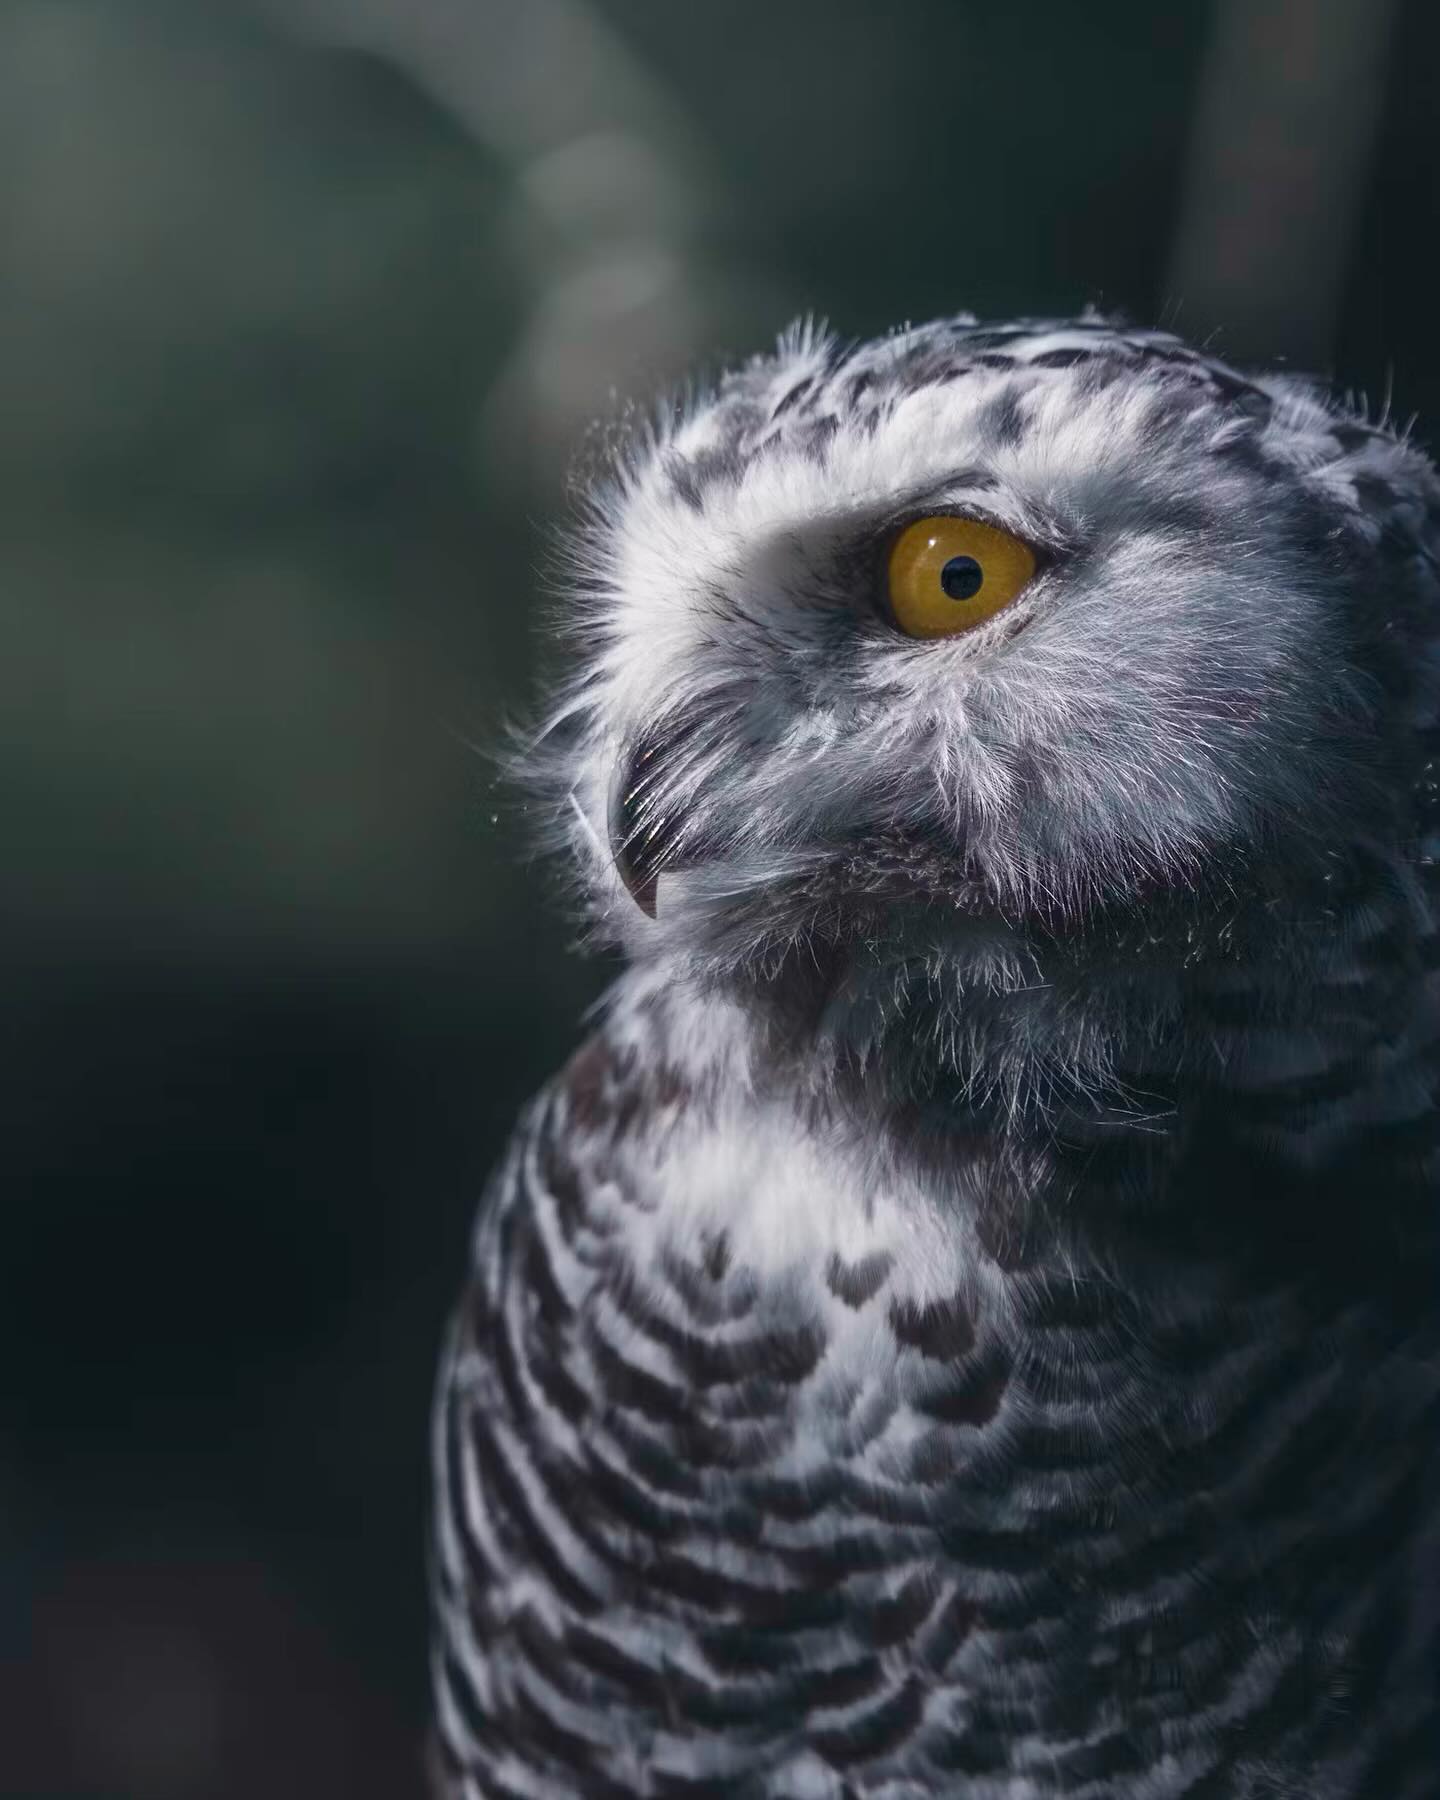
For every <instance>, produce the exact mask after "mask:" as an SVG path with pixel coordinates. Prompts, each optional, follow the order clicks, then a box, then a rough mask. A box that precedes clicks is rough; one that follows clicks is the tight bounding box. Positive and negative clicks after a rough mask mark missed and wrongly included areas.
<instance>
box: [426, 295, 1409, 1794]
mask: <svg viewBox="0 0 1440 1800" xmlns="http://www.w3.org/2000/svg"><path fill="white" fill-rule="evenodd" d="M1437 507H1440V487H1437V483H1436V480H1435V477H1434V474H1433V472H1432V470H1431V468H1430V466H1429V464H1428V462H1427V461H1426V460H1425V459H1424V457H1423V456H1422V455H1421V454H1420V453H1419V452H1418V451H1417V450H1415V449H1414V448H1413V447H1411V446H1410V445H1408V444H1407V443H1405V442H1403V441H1402V440H1400V439H1398V438H1397V437H1396V436H1395V435H1394V434H1392V433H1391V432H1390V431H1389V430H1388V429H1386V428H1384V427H1383V426H1382V425H1376V424H1373V423H1371V422H1368V421H1366V420H1364V419H1361V418H1357V417H1354V416H1352V415H1351V414H1350V413H1349V412H1348V411H1346V410H1345V409H1343V408H1340V407H1338V406H1336V405H1335V404H1334V403H1332V402H1331V401H1330V400H1328V399H1327V398H1326V397H1325V396H1324V395H1323V394H1322V393H1320V392H1319V391H1318V390H1317V389H1315V388H1313V387H1310V386H1307V385H1306V384H1303V383H1299V382H1296V381H1294V380H1290V379H1284V380H1280V379H1275V378H1272V377H1268V376H1255V377H1248V376H1244V375H1241V374H1239V373H1236V372H1234V371H1232V370H1230V369H1228V368H1226V367H1225V366H1224V365H1222V364H1220V363H1218V362H1215V361H1214V360H1212V359H1210V358H1208V357H1206V356H1204V355H1202V354H1200V353H1198V352H1196V351H1194V350H1192V349H1190V348H1189V347H1187V346H1185V345H1184V344H1182V343H1180V342H1179V341H1178V340H1176V339H1174V338H1172V337H1169V336H1167V335H1165V334H1161V333H1154V332H1145V331H1134V330H1130V329H1128V328H1125V327H1122V326H1117V325H1114V324H1112V323H1110V322H1107V321H1105V320H1102V319H1099V318H1085V319H1081V320H1078V321H1068V322H1043V323H1034V322H1030V323H1020V324H1014V325H1005V326H999V327H989V326H987V327H981V326H977V325H976V324H975V323H974V322H973V321H970V320H965V319H962V320H958V321H947V322H942V323H940V324H938V325H935V326H931V327H926V328H924V329H923V330H920V331H906V332H902V333H898V334H896V335H894V336H892V337H890V338H887V339H884V340H881V341H878V342H876V343H872V344H863V345H855V346H842V345H839V344H836V343H835V342H833V341H831V340H830V339H828V338H826V337H824V336H823V335H820V334H816V333H813V332H806V331H800V332H796V333H793V334H791V335H789V336H788V337H787V338H786V339H784V340H782V343H781V346H780V349H779V352H778V353H777V355H776V356H774V357H773V358H765V359H759V360H757V361H756V362H755V363H753V364H751V365H749V366H748V367H746V368H744V369H742V370H740V371H738V372H737V373H736V374H735V375H733V376H732V377H730V378H728V379H727V380H726V381H725V382H723V383H722V384H721V385H720V387H719V388H718V390H717V391H716V393H715V394H713V395H710V396H707V397H703V398H701V399H699V400H697V401H695V402H694V403H693V404H691V405H690V406H689V407H687V408H686V409H685V410H683V412H682V413H681V414H680V415H679V416H677V417H674V418H668V419H666V420H665V421H663V422H662V423H661V424H660V425H657V426H655V427H654V428H652V429H649V430H647V431H641V432H638V433H636V434H635V435H634V436H633V437H632V439H631V440H630V442H629V444H628V446H627V447H626V448H625V449H624V450H622V451H621V452H620V454H619V460H618V461H617V464H616V466H615V468H614V470H613V472H612V475H611V477H610V479H609V481H608V484H602V485H601V486H599V487H597V488H596V489H594V490H593V491H592V492H591V494H590V496H589V498H588V500H587V502H586V517H585V519H584V521H583V522H582V524H581V527H580V529H579V532H578V534H577V538H576V555H575V565H574V571H573V578H572V580H571V583H570V585H569V587H568V588H567V590H566V594H565V596H564V606H565V611H566V613H567V615H568V616H569V619H570V621H571V623H572V624H573V626H574V628H575V630H576V633H577V635H578V637H579V640H580V649H581V659H580V662H581V666H580V671H579V673H578V675H577V677H576V678H575V680H574V681H573V682H572V684H571V685H570V686H569V688H568V689H567V690H566V691H565V692H564V694H563V695H562V696H561V698H560V699H559V701H558V702H557V704H556V706H555V708H554V710H553V712H552V714H551V716H550V718H549V720H548V721H547V723H546V726H545V728H544V731H543V733H542V734H541V737H540V739H538V740H537V743H536V747H535V748H534V750H533V752H531V753H529V754H528V755H527V759H526V760H527V761H529V762H532V763H533V764H534V765H535V766H537V767H539V769H540V771H541V776H542V780H543V781H544V782H545V783H547V784H549V785H548V789H547V791H548V792H549V793H550V794H551V795H552V796H553V801H554V804H553V817H554V818H555V820H556V834H557V837H558V838H559V839H560V840H561V842H562V843H563V845H564V847H565V848H566V849H567V850H568V851H569V852H571V853H572V854H573V857H574V863H575V867H576V869H577V870H578V878H579V883H580V892H581V895H582V899H583V904H584V906H585V909H586V912H587V915H588V917H589V920H590V923H591V926H592V929H593V931H594V933H595V935H596V936H597V937H599V938H602V939H607V940H609V941H611V942H613V943H617V944H619V945H620V946H622V947H623V948H624V949H625V950H626V951H627V952H628V954H629V956H630V959H631V962H632V968H631V971H630V973H629V974H628V975H627V976H626V977H625V978H624V979H623V980H622V982H621V983H620V984H619V986H618V987H617V989H616V991H615V993H614V995H613V996H612V999H611V1002H610V1005H609V1007H608V1010H607V1012H606V1015H605V1018H604V1020H603V1022H602V1024H601V1026H600V1029H599V1031H598V1034H597V1035H596V1036H595V1037H594V1038H593V1039H592V1040H591V1042H590V1043H589V1044H588V1045H587V1046H586V1047H585V1048H584V1049H583V1050H582V1051H581V1052H580V1053H579V1054H578V1055H577V1057H576V1058H575V1060H574V1061H573V1062H572V1064H571V1065H570V1066H569V1068H568V1069H566V1070H565V1071H564V1072H563V1073H562V1074H561V1075H560V1076H559V1077H558V1078H557V1080H556V1081H555V1083H554V1084H553V1086H552V1087H551V1088H550V1089H549V1090H547V1092H546V1093H545V1094H544V1095H542V1096H541V1097H540V1099H539V1100H537V1102H536V1103H535V1105H534V1107H533V1108H532V1109H531V1111H530V1113H529V1114H528V1115H527V1117H526V1119H525V1120H524V1121H523V1122H522V1124H521V1127H520V1129H519V1131H518V1132H517V1135H516V1138H515V1140H514V1143H513V1145H512V1147H511V1151H510V1154H509V1156H508V1158H507V1160H506V1163H505V1165H504V1167H503V1168H502V1169H501V1171H500V1172H499V1173H498V1174H497V1177H496V1179H495V1182H494V1184H493V1186H492V1189H491V1191H490V1193H489V1195H488V1197H487V1199H486V1201H485V1203H484V1205H483V1206H482V1209H481V1213H480V1218H479V1221H478V1224H477V1229H476V1237H475V1246H474V1265H473V1271H472V1275H471V1279H470V1283H469V1285H468V1288H467V1290H466V1294H465V1297H464V1300H463V1302H462V1305H461V1307H460V1310H459V1312H458V1314H457V1317H456V1320H455V1324H454V1327H453V1332H452V1336H451V1340H450V1345H449V1349H448V1351H447V1355H446V1360H445V1364H444V1368H443V1371H442V1378H441V1383H440V1390H439V1396H438V1403H437V1408H436V1415H435V1455H436V1528H435V1537H434V1550H433V1567H434V1612H435V1628H436V1629H435V1674H436V1709H437V1710H436V1720H437V1729H436V1759H435V1760H436V1766H437V1769H438V1771H439V1777H440V1782H441V1786H442V1788H443V1790H444V1791H445V1792H446V1793H447V1794H449V1795H453V1796H465V1797H466V1800H478V1797H481V1796H483V1797H485V1800H490V1797H492V1796H495V1797H499V1796H506V1797H509V1796H525V1797H526V1800H537V1797H539V1796H546V1797H548V1796H553V1795H572V1794H573V1795H580V1796H590V1795H596V1796H613V1797H615V1800H620V1797H622V1796H671V1795H693V1796H701V1795H721V1794H723V1795H725V1796H727V1800H750V1797H753V1800H861V1797H862V1796H863V1797H865V1800H871V1797H876V1800H878V1797H881V1796H884V1797H886V1800H918V1797H919V1796H922V1795H923V1796H928V1795H956V1796H965V1797H966V1800H1002V1797H1003V1800H1048V1797H1050V1796H1059V1795H1073V1796H1084V1797H1085V1800H1102V1797H1103V1800H1182V1797H1183V1800H1261V1797H1262V1796H1264V1797H1266V1800H1270V1797H1274V1796H1290V1797H1292V1800H1302V1797H1303V1800H1429V1797H1431V1796H1433V1795H1436V1794H1437V1793H1440V1774H1437V1770H1440V1706H1437V1698H1440V1696H1437V1684H1440V1637H1437V1630H1440V1598H1437V1596H1440V1452H1437V1444H1440V1435H1437V1426H1440V1282H1437V1273H1440V1270H1437V1258H1436V1249H1437V1245H1436V1229H1435V1197H1436V1194H1435V1183H1436V1128H1435V1119H1436V1113H1435V1106H1434V1088H1435V1078H1436V1063H1437V1054H1440V1019H1437V1008H1436V996H1437V981H1440V936H1437V933H1436V929H1435V907H1434V879H1433V874H1432V869H1433V861H1434V856H1435V854H1436V850H1437V837H1436V833H1437V825H1440V819H1437V804H1440V786H1437V776H1436V761H1435V759H1436V757H1437V756H1440V735H1437V723H1436V720H1437V692H1440V689H1437V679H1436V674H1437V670H1436V654H1435V653H1436V642H1437V625H1440V612H1437V605H1440V580H1437V573H1436V567H1437V565H1436V562H1435V557H1436V555H1437V552H1440V512H1437ZM947 510H948V511H958V512H972V513H974V514H975V515H976V516H979V517H984V518H987V519H990V520H993V521H994V522H996V523H999V524H1002V525H1004V526H1005V527H1006V528H1007V529H1010V530H1012V531H1016V532H1019V533H1021V534H1022V535H1024V536H1025V537H1026V538H1027V539H1028V540H1029V541H1030V542H1031V543H1032V544H1033V545H1035V546H1036V548H1037V550H1038V551H1039V552H1040V557H1041V573H1040V575H1039V577H1038V578H1037V580H1036V581H1035V582H1034V583H1033V584H1032V587H1031V588H1030V589H1029V590H1027V592H1026V594H1025V595H1024V596H1023V597H1022V598H1021V600H1020V601H1018V602H1017V603H1016V605H1015V606H1014V607H1012V608H1011V609H1009V611H1008V612H1007V613H1005V614H1003V615H1001V616H1000V617H999V618H997V619H996V620H995V621H993V622H992V624H991V625H987V626H985V627H982V628H981V629H980V630H978V631H975V632H972V633H969V634H967V635H966V636H965V637H963V638H960V639H955V640H942V641H932V642H928V643H923V644H920V643H915V642H911V641H908V640H905V639H902V638H899V637H898V636H897V635H896V634H895V633H894V631H893V628H891V627H890V626H889V625H888V624H887V623H886V621H885V619H884V617H883V609H881V608H879V607H877V605H876V604H875V584H876V580H877V571H878V562H877V547H878V546H880V545H883V543H884V542H885V540H886V537H887V534H888V533H889V532H891V531H892V530H893V529H894V528H895V526H896V523H897V522H899V521H903V520H904V519H906V518H908V517H913V516H915V515H916V513H917V512H919V511H947ZM637 767H638V768H640V769H641V770H642V771H643V779H642V780H639V781H638V782H637V781H635V780H634V779H633V778H632V777H633V771H634V770H635V769H636V768H637ZM626 771H631V772H632V777H627V774H626ZM526 772H527V773H529V772H532V771H531V770H529V769H527V770H526ZM627 779H630V781H631V785H630V786H629V787H628V788H626V789H625V792H626V793H627V795H628V799H627V807H628V810H622V812H621V813H620V814H619V815H618V816H619V818H620V821H621V825H620V829H621V831H622V833H625V834H628V833H631V832H633V833H635V834H636V836H637V838H638V839H639V840H640V841H641V842H642V844H643V849H644V854H645V856H646V857H647V859H648V867H649V871H650V875H651V877H652V879H653V883H654V886H653V891H652V894H651V898H652V899H653V900H654V901H655V902H656V904H655V909H654V916H653V917H652V916H649V915H648V914H647V912H646V911H644V910H642V908H641V907H639V906H637V905H635V904H634V903H633V902H632V900H631V898H630V896H629V895H628V894H627V893H626V891H625V889H624V887H623V885H622V884H621V882H620V880H619V878H618V876H617V873H616V870H615V867H614V863H613V861H612V856H611V848H610V839H611V835H612V831H613V830H614V829H615V821H616V818H617V814H616V811H615V793H616V788H617V782H619V783H622V784H623V783H624V782H626V780H627ZM637 796H638V797H637Z"/></svg>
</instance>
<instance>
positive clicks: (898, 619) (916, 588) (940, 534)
mask: <svg viewBox="0 0 1440 1800" xmlns="http://www.w3.org/2000/svg"><path fill="white" fill-rule="evenodd" d="M1034 574H1035V557H1034V553H1033V552H1032V551H1031V550H1030V548H1029V546H1028V545H1026V544H1022V543H1021V542H1020V539H1019V538H1016V537H1011V535H1010V533H1009V532H1008V531H1000V530H999V529H998V528H997V527H996V526H994V525H983V524H982V523H981V522H980V520H979V519H955V518H948V517H946V516H944V515H939V516H937V517H935V518H931V519H917V520H916V521H915V523H914V524H913V525H907V526H906V527H905V529H904V530H903V531H902V532H901V533H900V535H899V537H897V538H896V540H895V542H894V544H893V545H892V546H891V549H890V565H889V572H888V577H889V584H890V612H891V616H892V617H893V618H894V620H895V623H896V624H897V625H898V626H899V627H900V629H901V630H902V631H903V632H904V633H905V634H906V635H907V636H908V637H916V638H937V637H954V635H955V634H956V633H957V632H960V631H970V630H972V629H973V628H974V627H975V626H976V625H983V624H984V623H985V621H986V620H987V619H993V618H994V617H995V614H996V613H998V612H999V611H1000V610H1001V609H1002V608H1003V607H1006V606H1008V605H1009V604H1010V602H1011V601H1012V600H1013V599H1014V598H1015V596H1016V595H1017V594H1018V593H1019V592H1020V590H1021V589H1022V588H1023V587H1024V586H1025V585H1026V584H1027V583H1028V582H1029V581H1030V580H1031V578H1032V577H1033V576H1034Z"/></svg>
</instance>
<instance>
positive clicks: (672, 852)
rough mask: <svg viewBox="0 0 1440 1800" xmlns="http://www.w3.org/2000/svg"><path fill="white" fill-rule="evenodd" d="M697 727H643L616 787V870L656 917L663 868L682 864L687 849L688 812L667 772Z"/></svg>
mask: <svg viewBox="0 0 1440 1800" xmlns="http://www.w3.org/2000/svg"><path fill="white" fill-rule="evenodd" d="M694 729H695V727H694V725H693V724H681V725H678V726H677V725H675V724H673V723H672V724H669V725H660V726H655V727H653V728H651V729H650V730H648V731H645V732H642V733H641V735H640V737H639V738H638V739H637V740H636V741H635V744H634V746H633V747H632V748H631V749H630V751H629V752H628V753H627V754H626V755H625V756H624V757H623V758H622V759H621V763H620V771H619V774H618V776H617V777H616V781H615V786H614V788H613V789H612V791H611V796H610V852H611V855H612V856H613V857H614V858H615V869H616V872H617V874H618V875H619V877H620V879H621V881H623V882H624V883H625V886H626V888H627V889H628V890H629V893H630V897H631V898H632V899H633V900H634V902H635V904H636V905H637V906H638V907H639V908H640V910H641V912H643V913H646V914H647V915H648V916H649V917H650V918H652V919H653V918H654V917H655V902H656V893H657V890H658V888H659V885H660V874H661V871H662V869H673V868H677V867H679V866H680V854H681V851H682V849H683V845H682V842H681V838H682V832H683V828H684V824H685V815H684V812H683V809H682V808H681V807H680V806H679V805H678V803H677V802H676V799H675V797H674V794H673V791H669V792H667V788H666V783H665V774H666V770H667V767H669V766H670V764H671V762H672V759H673V757H674V754H675V752H676V751H677V750H678V749H679V748H680V746H681V745H682V744H683V743H684V742H685V741H686V740H687V739H688V738H689V737H690V736H691V734H692V733H693V731H694ZM687 860H689V861H693V860H695V859H694V858H693V857H690V858H687Z"/></svg>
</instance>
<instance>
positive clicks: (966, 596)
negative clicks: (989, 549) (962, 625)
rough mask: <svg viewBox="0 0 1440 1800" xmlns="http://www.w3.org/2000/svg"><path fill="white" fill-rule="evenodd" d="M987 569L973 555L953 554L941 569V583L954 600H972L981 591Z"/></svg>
mask: <svg viewBox="0 0 1440 1800" xmlns="http://www.w3.org/2000/svg"><path fill="white" fill-rule="evenodd" d="M984 579H985V571H984V570H983V569H982V568H981V567H980V565H979V563H978V562H976V560H975V558H974V557H973V556H952V557H951V558H950V560H949V562H947V563H946V565H945V567H944V568H943V569H942V570H941V571H940V585H941V587H943V588H944V590H945V592H946V593H947V594H948V595H949V596H950V598H951V599H952V600H971V599H973V598H974V597H975V595H976V594H978V593H979V592H980V584H981V583H982V582H983V581H984Z"/></svg>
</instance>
